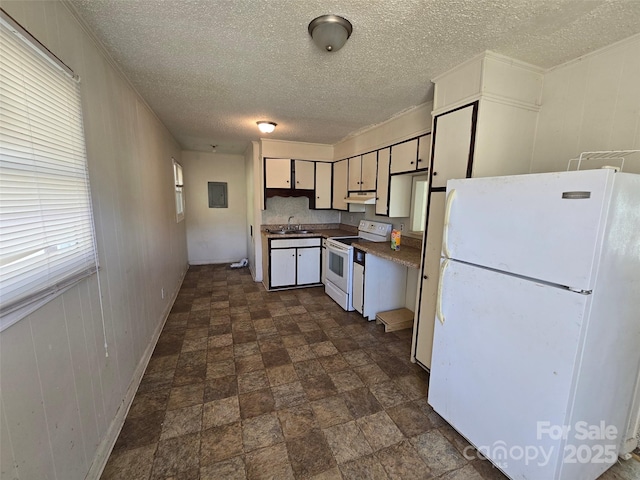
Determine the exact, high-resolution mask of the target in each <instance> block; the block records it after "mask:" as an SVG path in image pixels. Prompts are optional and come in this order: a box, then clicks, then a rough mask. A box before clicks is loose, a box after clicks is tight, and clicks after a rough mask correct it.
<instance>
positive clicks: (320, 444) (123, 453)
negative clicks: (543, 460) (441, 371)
mask: <svg viewBox="0 0 640 480" xmlns="http://www.w3.org/2000/svg"><path fill="white" fill-rule="evenodd" d="M410 344H411V331H410V330H403V331H399V332H394V333H386V334H385V333H384V330H383V328H382V326H377V325H376V324H375V322H367V321H365V320H364V319H363V318H362V317H361V316H360V315H359V314H357V313H353V312H352V313H347V312H344V311H343V310H342V309H340V307H338V306H337V305H336V304H335V303H334V302H333V301H332V300H331V299H330V298H329V297H327V296H326V295H325V294H324V291H323V289H322V288H309V289H300V290H290V291H284V292H267V291H265V289H264V288H263V286H262V285H261V284H257V283H255V282H253V280H252V278H251V275H250V274H249V272H248V271H247V270H246V269H242V270H231V269H229V268H228V267H226V266H224V265H207V266H197V267H190V269H189V271H188V273H187V276H186V278H185V281H184V283H183V285H182V288H181V290H180V293H179V295H178V298H177V300H176V302H175V304H174V306H173V308H172V310H171V314H170V315H169V318H168V320H167V322H166V325H165V327H164V330H163V331H162V334H161V336H160V339H159V340H158V344H157V346H156V348H155V350H154V353H153V356H152V358H151V360H150V362H149V365H148V367H147V370H146V372H145V374H144V377H143V379H142V382H141V384H140V386H139V388H138V392H137V393H136V396H135V399H134V401H133V404H132V406H131V409H130V411H129V414H128V416H127V419H126V422H125V425H124V427H123V428H122V431H121V433H120V436H119V437H118V440H117V442H116V445H115V447H114V449H113V452H112V454H111V456H110V458H109V461H108V463H107V466H106V468H105V471H104V473H103V475H102V480H112V479H126V480H160V479H181V480H214V479H215V480H218V479H256V480H257V479H276V480H281V479H283V480H284V479H307V478H309V479H326V480H329V479H340V478H343V479H354V480H355V479H358V480H359V479H376V480H377V479H411V480H415V479H431V478H439V479H447V480H483V479H485V480H493V479H504V478H506V477H505V476H504V475H502V474H501V473H500V472H499V471H498V470H497V469H495V468H493V467H492V465H491V464H490V463H489V462H488V461H481V460H471V461H470V460H467V459H466V458H465V457H464V455H463V452H464V449H465V447H467V446H468V445H469V444H468V443H467V442H466V441H465V440H464V439H463V438H462V437H461V436H460V435H458V434H457V432H455V431H454V430H453V429H452V428H451V427H450V426H449V425H448V424H447V423H445V422H444V421H443V420H442V419H441V418H440V417H439V416H438V414H437V413H435V412H434V411H433V410H432V409H431V407H430V406H429V405H428V404H427V401H426V396H427V385H428V374H427V373H426V372H425V371H423V370H422V369H421V368H420V367H418V366H416V365H414V364H412V363H411V362H410V361H409V355H410ZM479 414H480V412H479ZM633 463H638V462H625V463H624V464H620V465H617V466H615V467H614V468H613V469H611V470H610V471H609V472H607V473H606V474H605V475H604V476H603V477H602V478H603V479H604V478H606V479H608V480H616V479H620V480H631V479H632V478H633V479H636V480H637V479H638V478H640V477H639V476H638V473H637V471H636V470H634V468H633V467H634V466H633V465H632V464H633ZM629 465H631V467H629ZM638 465H640V464H638ZM639 471H640V470H639ZM634 472H635V473H634Z"/></svg>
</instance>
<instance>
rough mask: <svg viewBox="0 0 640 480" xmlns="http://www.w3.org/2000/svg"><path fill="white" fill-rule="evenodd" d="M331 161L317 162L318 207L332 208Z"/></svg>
mask: <svg viewBox="0 0 640 480" xmlns="http://www.w3.org/2000/svg"><path fill="white" fill-rule="evenodd" d="M332 169H333V168H332V165H331V163H329V162H316V192H315V194H316V209H329V208H331V171H332Z"/></svg>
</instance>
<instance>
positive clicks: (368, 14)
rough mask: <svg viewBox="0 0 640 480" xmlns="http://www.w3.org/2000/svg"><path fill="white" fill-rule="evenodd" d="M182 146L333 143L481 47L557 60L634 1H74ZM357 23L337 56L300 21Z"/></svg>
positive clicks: (425, 94) (575, 51)
mask: <svg viewBox="0 0 640 480" xmlns="http://www.w3.org/2000/svg"><path fill="white" fill-rule="evenodd" d="M70 3H71V5H72V6H73V7H74V8H75V10H76V12H77V13H78V15H79V16H80V17H81V18H82V19H83V20H84V21H85V22H86V23H87V25H88V26H89V27H90V28H91V29H92V30H93V31H94V33H95V35H96V36H97V37H98V38H99V39H100V41H101V42H102V43H103V45H104V46H105V47H106V49H107V50H108V51H109V52H110V54H111V55H112V57H113V58H114V59H115V61H116V62H117V63H118V64H119V65H120V67H121V68H122V70H123V71H124V72H125V74H126V75H127V76H128V77H129V79H130V80H131V82H132V83H133V85H134V86H135V87H136V88H137V90H138V91H139V92H140V94H141V95H142V96H143V97H144V98H145V99H146V101H147V102H148V103H149V105H150V106H151V108H153V110H154V111H155V112H156V113H157V115H158V116H159V117H160V119H161V120H162V121H163V122H164V123H165V125H166V126H167V127H168V128H169V130H170V131H171V132H172V133H173V135H174V136H175V137H176V139H177V140H178V141H179V142H180V144H181V145H182V147H183V148H185V149H190V150H202V151H210V147H209V144H217V145H218V151H219V152H226V153H241V152H242V151H243V150H244V148H245V147H246V145H247V142H249V141H251V140H257V139H258V138H259V136H260V134H259V132H258V130H257V128H256V124H255V122H256V121H257V120H261V119H267V120H271V121H274V122H277V123H278V128H277V129H276V131H275V132H274V133H272V134H270V135H269V138H275V139H282V140H293V141H304V142H318V143H330V144H332V143H336V142H337V141H339V140H341V139H342V138H344V137H346V136H348V135H350V134H352V133H353V132H356V131H359V130H362V129H363V128H365V127H367V126H369V125H373V124H377V123H380V122H382V121H384V120H386V119H388V118H390V117H392V116H393V115H394V114H396V113H398V112H400V111H403V110H406V109H407V108H410V107H412V106H415V105H419V104H421V103H424V102H425V101H427V100H430V99H431V98H432V96H433V91H432V84H431V82H430V79H431V78H433V77H435V76H437V75H439V74H440V73H442V72H444V71H446V70H448V69H449V68H451V67H453V66H455V65H457V64H458V63H460V62H462V61H464V60H467V59H469V58H471V57H472V56H474V55H476V54H478V53H479V52H482V51H484V50H493V51H495V52H498V53H502V54H504V55H507V56H510V57H514V58H517V59H519V60H523V61H525V62H529V63H532V64H535V65H538V66H540V67H545V68H548V67H552V66H555V65H558V64H560V63H563V62H565V61H567V60H570V59H572V58H575V57H578V56H580V55H582V54H585V53H587V52H590V51H593V50H596V49H598V48H600V47H603V46H605V45H608V44H610V43H613V42H615V41H617V40H621V39H623V38H626V37H629V36H631V35H633V34H635V33H638V32H640V0H626V1H603V0H593V1H590V0H527V1H526V0H342V1H331V0H328V1H323V2H319V1H312V0H174V1H166V0H138V1H134V0H124V1H123V0H70ZM328 13H333V14H337V15H341V16H344V17H346V18H347V19H349V20H350V21H351V23H352V24H353V34H352V36H351V38H350V39H349V40H348V42H347V44H346V45H345V46H344V47H343V48H342V49H341V50H340V51H338V52H334V53H327V52H324V51H322V50H320V49H319V48H317V47H316V46H315V45H314V44H313V42H312V40H311V38H310V37H309V34H308V32H307V25H308V23H309V22H310V21H311V20H312V19H313V18H315V17H317V16H319V15H324V14H328Z"/></svg>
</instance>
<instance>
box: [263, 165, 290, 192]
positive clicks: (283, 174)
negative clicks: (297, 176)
mask: <svg viewBox="0 0 640 480" xmlns="http://www.w3.org/2000/svg"><path fill="white" fill-rule="evenodd" d="M264 170H265V171H264V185H265V187H266V188H291V159H289V158H267V159H265V161H264Z"/></svg>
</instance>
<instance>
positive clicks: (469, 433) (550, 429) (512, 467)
mask: <svg viewBox="0 0 640 480" xmlns="http://www.w3.org/2000/svg"><path fill="white" fill-rule="evenodd" d="M442 247H443V248H442V250H443V257H442V263H441V276H440V282H441V283H440V285H439V292H438V307H437V310H438V312H437V319H436V322H435V331H434V345H433V356H432V366H431V376H430V385H429V397H428V401H429V403H430V404H431V405H432V406H433V408H434V409H435V411H436V412H438V413H439V414H440V415H441V416H442V417H443V418H444V419H445V420H446V421H447V422H449V423H450V424H451V425H452V426H453V427H454V428H456V429H457V430H458V431H459V432H460V433H461V434H462V435H463V436H464V437H466V438H467V439H468V440H469V441H470V443H472V444H473V445H474V446H475V447H477V448H478V449H479V450H480V451H481V452H482V454H483V455H484V456H486V457H488V458H489V459H490V460H491V461H492V462H493V463H494V464H495V465H496V466H498V467H499V468H500V469H501V470H502V471H503V472H504V473H505V474H506V475H507V476H508V477H510V478H512V479H527V480H552V479H555V480H559V479H566V480H569V479H571V480H589V479H595V478H597V477H598V476H599V475H601V474H602V473H603V472H604V471H605V470H606V469H607V468H609V467H610V466H611V465H612V464H613V463H614V462H615V461H616V460H617V456H618V455H619V454H620V453H621V446H622V445H624V444H625V441H626V440H628V439H627V438H626V437H627V427H628V425H629V423H630V422H631V418H632V416H633V413H634V412H631V405H632V404H633V402H634V392H635V391H636V385H637V382H638V378H639V372H640V175H633V174H625V173H616V172H615V171H614V170H612V169H601V170H586V171H579V172H561V173H545V174H533V175H518V176H508V177H492V178H474V179H463V180H450V181H449V182H448V184H447V213H446V219H445V227H444V231H443V246H442ZM614 430H615V432H614ZM465 453H466V454H467V455H468V456H469V457H470V458H474V457H475V456H477V453H473V452H472V451H471V450H469V451H467V452H465Z"/></svg>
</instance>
